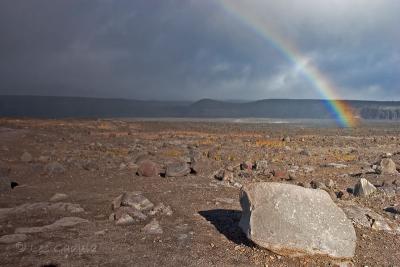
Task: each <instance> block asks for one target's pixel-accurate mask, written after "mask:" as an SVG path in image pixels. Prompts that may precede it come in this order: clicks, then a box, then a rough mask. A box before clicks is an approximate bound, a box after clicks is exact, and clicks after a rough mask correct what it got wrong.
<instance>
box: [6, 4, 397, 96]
mask: <svg viewBox="0 0 400 267" xmlns="http://www.w3.org/2000/svg"><path fill="white" fill-rule="evenodd" d="M232 2H233V3H238V4H240V3H241V4H240V6H241V12H243V14H246V16H250V17H253V18H263V17H264V18H268V23H269V24H270V25H268V26H270V27H273V28H274V29H276V31H277V32H278V33H279V34H280V35H281V36H284V37H285V39H287V40H289V41H290V42H291V43H292V44H293V45H295V46H296V47H297V48H298V50H300V51H301V52H302V54H303V55H304V56H306V57H307V58H309V59H310V60H311V61H312V62H314V64H315V65H316V66H317V68H318V69H319V70H320V72H322V73H323V74H324V75H326V76H327V77H329V78H330V80H331V81H332V82H333V83H334V84H336V85H337V88H338V90H337V91H338V92H337V93H338V94H339V95H340V96H341V97H342V98H347V99H375V100H400V94H399V93H400V86H399V84H400V29H399V25H400V16H399V15H398V12H399V10H400V1H398V0H374V1H371V0H330V1H321V0H302V1H297V0H296V1H295V0H291V1H289V0H280V1H272V0H271V1H267V0H247V1H245V2H243V1H242V0H232ZM243 3H246V4H243ZM0 38H1V39H0V40H1V42H0V59H1V60H0V94H30V95H64V96H93V97H119V98H136V99H154V100H198V99H201V98H216V99H243V100H251V99H263V98H320V97H321V95H320V94H319V92H318V90H316V88H315V87H314V85H313V84H312V83H310V82H309V81H308V80H307V79H305V78H304V76H303V75H302V73H301V71H300V72H299V66H296V65H295V64H293V63H292V62H290V61H289V60H288V59H287V58H286V57H285V56H284V55H283V54H281V53H280V52H279V51H278V50H276V49H275V48H274V47H273V46H272V45H271V44H270V43H269V42H268V41H266V40H265V39H264V38H262V36H260V35H259V34H258V33H257V31H255V30H254V29H253V28H252V27H251V26H249V25H248V24H247V23H244V21H243V20H242V19H240V17H238V16H237V15H233V14H232V13H230V12H228V11H227V10H225V9H224V8H223V6H222V5H221V2H220V1H219V0H201V1H199V0H152V1H149V0H90V1H84V0H79V1H78V0H34V1H33V0H2V1H0Z"/></svg>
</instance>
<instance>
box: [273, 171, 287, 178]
mask: <svg viewBox="0 0 400 267" xmlns="http://www.w3.org/2000/svg"><path fill="white" fill-rule="evenodd" d="M272 175H273V176H274V177H276V178H286V177H287V172H286V171H284V170H272Z"/></svg>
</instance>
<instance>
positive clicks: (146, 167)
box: [137, 160, 160, 177]
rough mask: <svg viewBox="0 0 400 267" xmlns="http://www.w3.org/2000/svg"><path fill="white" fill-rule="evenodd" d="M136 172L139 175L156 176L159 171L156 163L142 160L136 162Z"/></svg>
mask: <svg viewBox="0 0 400 267" xmlns="http://www.w3.org/2000/svg"><path fill="white" fill-rule="evenodd" d="M137 173H138V174H139V175H140V176H144V177H153V176H157V175H158V174H159V173H160V171H159V167H158V165H157V164H156V163H154V162H152V161H150V160H142V161H140V162H139V163H138V170H137Z"/></svg>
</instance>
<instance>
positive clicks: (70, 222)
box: [15, 217, 89, 234]
mask: <svg viewBox="0 0 400 267" xmlns="http://www.w3.org/2000/svg"><path fill="white" fill-rule="evenodd" d="M88 222H89V221H88V220H85V219H82V218H78V217H64V218H61V219H59V220H57V221H55V222H54V223H52V224H49V225H45V226H37V227H20V228H17V229H15V233H16V234H32V233H41V232H49V231H55V230H59V229H61V228H64V227H71V226H75V225H77V224H81V223H88Z"/></svg>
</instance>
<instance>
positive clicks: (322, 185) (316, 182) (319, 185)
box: [310, 181, 328, 191]
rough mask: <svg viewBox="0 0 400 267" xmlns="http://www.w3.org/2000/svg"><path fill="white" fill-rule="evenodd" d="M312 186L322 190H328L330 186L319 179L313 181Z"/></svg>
mask: <svg viewBox="0 0 400 267" xmlns="http://www.w3.org/2000/svg"><path fill="white" fill-rule="evenodd" d="M310 186H311V188H313V189H321V190H325V191H328V187H326V185H325V184H324V183H321V182H318V181H311V182H310Z"/></svg>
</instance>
